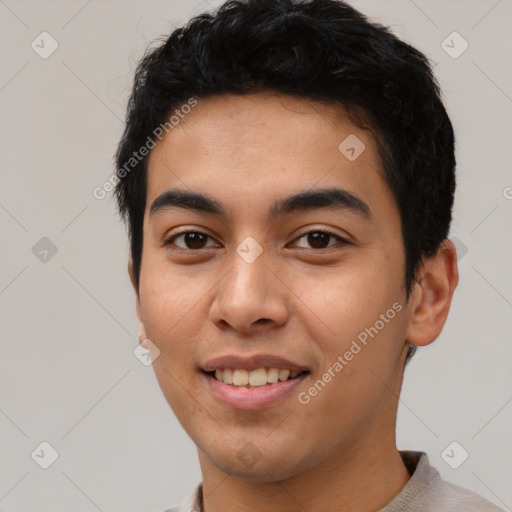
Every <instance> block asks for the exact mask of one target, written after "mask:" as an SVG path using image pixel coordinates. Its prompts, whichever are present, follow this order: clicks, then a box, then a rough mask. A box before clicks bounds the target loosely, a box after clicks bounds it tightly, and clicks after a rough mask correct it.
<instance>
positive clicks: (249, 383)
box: [203, 367, 309, 389]
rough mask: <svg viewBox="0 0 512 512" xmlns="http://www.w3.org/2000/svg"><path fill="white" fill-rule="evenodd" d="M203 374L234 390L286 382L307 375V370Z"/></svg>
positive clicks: (232, 370)
mask: <svg viewBox="0 0 512 512" xmlns="http://www.w3.org/2000/svg"><path fill="white" fill-rule="evenodd" d="M203 372H204V373H205V374H206V375H209V376H210V377H212V378H214V379H216V380H217V381H219V382H222V383H224V384H227V385H228V386H232V387H235V388H246V389H254V388H262V387H268V386H272V385H274V384H277V383H280V382H287V381H291V380H294V379H297V378H300V377H302V376H304V375H306V374H309V371H308V370H301V371H296V370H287V369H283V368H265V367H261V368H256V369H254V370H251V369H245V368H217V369H216V370H212V371H205V370H203Z"/></svg>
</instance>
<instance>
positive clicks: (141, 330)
mask: <svg viewBox="0 0 512 512" xmlns="http://www.w3.org/2000/svg"><path fill="white" fill-rule="evenodd" d="M128 275H129V276H130V281H131V283H132V286H133V289H134V291H135V307H136V310H137V319H138V320H139V343H140V344H141V345H143V346H144V343H143V342H144V340H145V339H146V338H147V336H146V328H145V327H144V323H143V322H142V313H141V307H140V296H139V287H138V286H137V281H136V280H135V273H134V271H133V261H132V259H131V258H130V261H129V262H128Z"/></svg>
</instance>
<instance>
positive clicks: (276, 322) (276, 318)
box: [210, 250, 289, 334]
mask: <svg viewBox="0 0 512 512" xmlns="http://www.w3.org/2000/svg"><path fill="white" fill-rule="evenodd" d="M268 260H269V258H267V254H266V250H264V251H263V252H262V253H261V254H260V255H259V256H258V257H257V258H256V259H255V260H254V261H252V262H249V261H246V260H245V259H244V258H242V257H241V256H240V255H239V254H238V253H237V252H236V251H233V255H232V257H231V259H230V261H229V270H228V272H227V274H226V275H225V277H224V278H223V279H221V281H220V282H219V284H218V286H217V287H216V295H215V297H214V300H213V302H212V304H211V308H210V318H211V321H212V322H213V323H215V325H217V327H219V328H220V329H223V330H226V329H228V328H231V329H233V330H235V331H238V332H241V333H244V334H251V333H258V332H259V333H261V332H263V331H266V330H269V329H274V328H277V327H281V326H283V325H284V324H285V323H286V322H287V319H288V314H289V312H288V307H287V302H288V299H287V291H288V288H287V287H286V286H284V285H283V283H282V281H281V280H280V279H279V277H278V275H279V272H278V271H276V268H270V265H271V264H270V262H269V261H268ZM271 266H272V267H276V265H271Z"/></svg>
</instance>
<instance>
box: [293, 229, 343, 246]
mask: <svg viewBox="0 0 512 512" xmlns="http://www.w3.org/2000/svg"><path fill="white" fill-rule="evenodd" d="M333 238H334V239H336V240H337V241H338V242H340V243H341V245H348V244H349V242H347V241H346V240H345V239H344V238H341V237H340V236H339V235H335V234H334V233H330V232H329V231H310V232H309V233H305V234H304V235H302V236H300V237H299V238H297V239H296V240H302V239H305V240H306V243H308V244H310V246H311V247H304V246H302V247H304V248H305V249H310V248H311V249H327V248H329V247H332V245H329V239H333Z"/></svg>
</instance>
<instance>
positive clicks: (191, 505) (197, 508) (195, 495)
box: [162, 482, 203, 512]
mask: <svg viewBox="0 0 512 512" xmlns="http://www.w3.org/2000/svg"><path fill="white" fill-rule="evenodd" d="M202 495H203V483H202V482H200V483H199V484H197V485H196V487H195V488H194V490H193V491H192V492H191V493H190V494H189V496H187V498H185V500H184V501H183V503H182V504H181V505H175V506H174V507H171V508H167V509H165V510H162V512H201V505H200V503H201V501H202Z"/></svg>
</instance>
